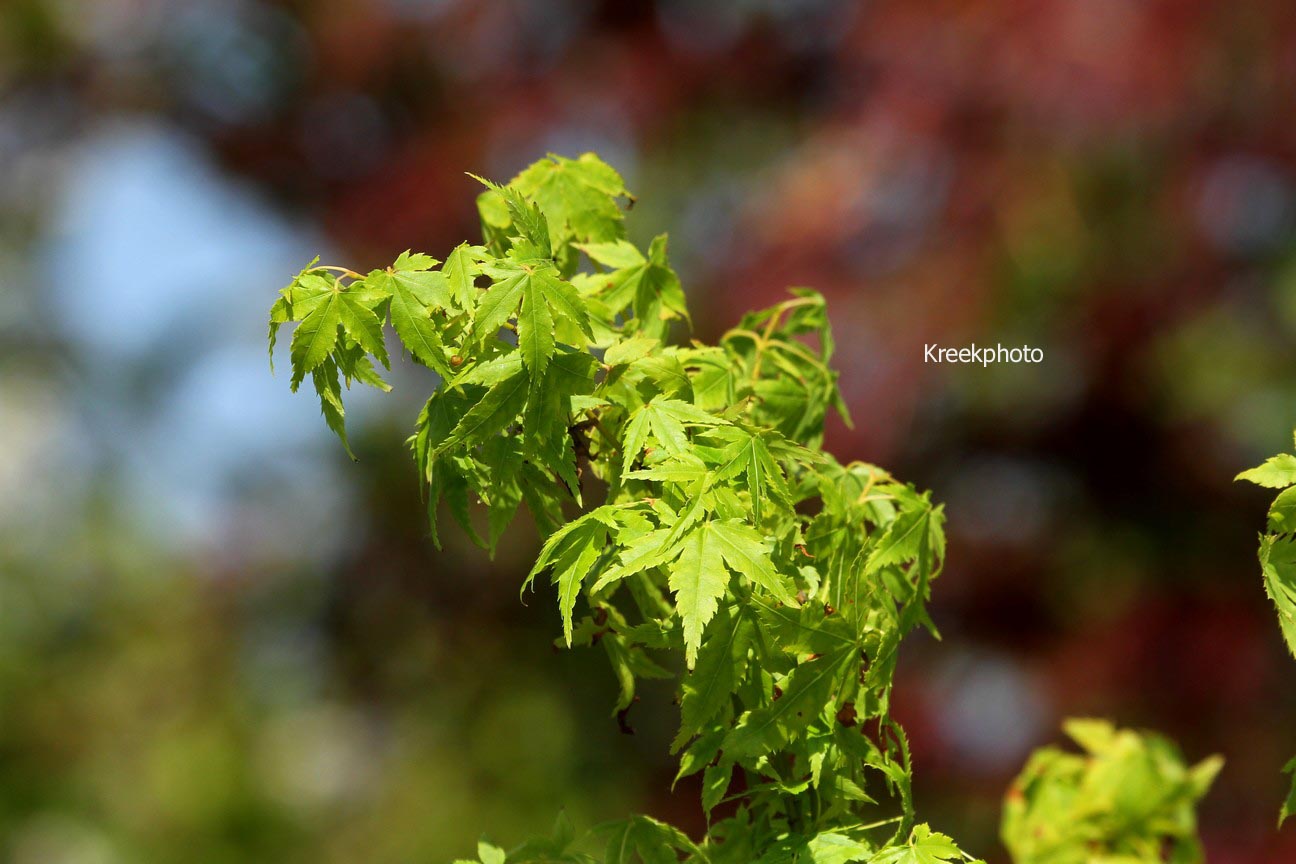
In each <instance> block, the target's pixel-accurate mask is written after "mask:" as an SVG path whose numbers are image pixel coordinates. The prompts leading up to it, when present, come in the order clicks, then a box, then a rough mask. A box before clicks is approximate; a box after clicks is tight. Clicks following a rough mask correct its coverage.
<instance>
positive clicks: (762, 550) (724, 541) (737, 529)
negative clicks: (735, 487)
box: [710, 519, 798, 606]
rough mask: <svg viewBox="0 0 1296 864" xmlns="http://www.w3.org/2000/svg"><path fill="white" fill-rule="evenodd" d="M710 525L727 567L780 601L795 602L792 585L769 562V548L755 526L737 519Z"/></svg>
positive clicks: (793, 604)
mask: <svg viewBox="0 0 1296 864" xmlns="http://www.w3.org/2000/svg"><path fill="white" fill-rule="evenodd" d="M710 527H711V532H712V534H713V535H714V538H715V543H716V545H717V546H718V547H719V550H720V555H721V557H723V558H724V562H725V564H727V565H729V567H730V569H732V570H733V571H734V572H735V573H737V574H738V575H740V576H742V577H743V578H745V579H747V580H748V581H750V582H752V583H754V584H756V585H759V586H760V587H761V588H764V589H765V590H766V591H767V592H769V593H770V594H771V595H773V596H774V598H775V599H777V600H779V601H780V602H782V603H785V604H787V605H788V606H796V605H798V604H797V601H796V597H795V596H794V592H793V590H792V586H791V585H789V584H788V580H787V579H785V578H784V577H782V576H780V575H779V574H778V571H776V570H775V569H774V566H773V565H772V564H771V563H770V557H769V549H768V548H767V547H766V546H765V542H764V541H763V540H762V539H761V536H760V535H759V534H757V533H756V531H755V529H753V528H752V527H751V526H750V525H747V524H746V523H744V522H741V521H739V520H737V519H730V520H726V521H722V522H712V523H710Z"/></svg>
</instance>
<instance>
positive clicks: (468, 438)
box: [436, 374, 527, 452]
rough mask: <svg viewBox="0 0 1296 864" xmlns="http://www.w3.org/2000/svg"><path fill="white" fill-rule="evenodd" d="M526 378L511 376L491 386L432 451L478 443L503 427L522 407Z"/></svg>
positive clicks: (523, 376)
mask: <svg viewBox="0 0 1296 864" xmlns="http://www.w3.org/2000/svg"><path fill="white" fill-rule="evenodd" d="M526 391H527V377H526V376H525V375H520V374H519V375H514V376H513V377H511V378H506V379H504V380H503V381H500V382H499V383H498V384H496V385H494V386H493V387H491V388H490V389H489V390H487V391H486V394H485V395H484V396H482V398H481V401H479V402H478V403H477V404H476V405H474V406H473V407H472V409H471V410H469V411H468V413H467V414H465V415H464V416H463V419H461V420H460V421H459V423H458V424H457V425H456V426H455V428H454V429H453V430H452V431H451V433H450V435H449V436H448V437H447V438H446V439H445V441H443V442H442V443H441V444H440V446H438V447H437V448H436V452H440V451H443V450H446V449H448V448H450V447H453V446H456V445H458V444H465V443H466V444H474V443H480V442H481V441H482V440H484V439H485V438H486V437H488V436H490V435H494V434H495V433H496V432H499V431H500V430H502V429H503V428H504V427H505V426H507V425H508V424H509V423H510V422H511V421H512V420H513V419H514V418H515V417H517V416H518V413H519V412H520V411H521V410H522V407H523V405H524V404H525V401H526V400H525V398H524V397H525V395H526Z"/></svg>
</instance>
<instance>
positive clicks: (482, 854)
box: [477, 840, 505, 864]
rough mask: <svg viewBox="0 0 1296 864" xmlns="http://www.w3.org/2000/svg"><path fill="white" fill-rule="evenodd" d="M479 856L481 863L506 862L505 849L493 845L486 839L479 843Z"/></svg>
mask: <svg viewBox="0 0 1296 864" xmlns="http://www.w3.org/2000/svg"><path fill="white" fill-rule="evenodd" d="M477 858H478V860H480V861H481V864H504V858H505V855H504V850H503V849H501V848H499V847H498V846H493V845H491V844H490V843H487V842H486V841H485V840H481V841H479V842H478V843H477Z"/></svg>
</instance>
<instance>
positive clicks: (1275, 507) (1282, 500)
mask: <svg viewBox="0 0 1296 864" xmlns="http://www.w3.org/2000/svg"><path fill="white" fill-rule="evenodd" d="M1269 530H1270V531H1272V532H1273V533H1275V534H1292V533H1296V487H1294V488H1291V489H1284V490H1283V491H1281V492H1279V493H1278V497H1277V498H1275V499H1274V501H1273V504H1272V505H1270V507H1269Z"/></svg>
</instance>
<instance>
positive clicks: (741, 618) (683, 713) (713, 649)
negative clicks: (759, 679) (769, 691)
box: [677, 608, 755, 740]
mask: <svg viewBox="0 0 1296 864" xmlns="http://www.w3.org/2000/svg"><path fill="white" fill-rule="evenodd" d="M754 630H755V628H754V626H753V624H752V621H751V619H750V618H748V617H747V616H745V615H743V614H742V613H741V612H739V611H738V610H737V609H734V610H730V609H727V608H726V609H721V610H720V612H719V614H718V615H717V616H716V620H715V623H714V624H712V625H711V628H710V636H709V637H708V638H707V640H706V641H705V642H703V643H702V646H701V648H700V650H699V651H698V658H697V667H696V668H695V669H694V670H693V673H692V674H691V675H686V676H685V677H684V690H683V695H682V697H681V701H680V720H681V724H680V735H681V737H688V736H692V735H695V734H697V733H698V732H701V731H702V727H703V724H705V723H707V722H709V721H710V720H711V719H712V718H713V717H715V716H716V715H717V714H719V713H720V711H721V709H722V708H723V707H724V706H725V705H726V704H727V703H728V701H729V699H730V695H731V694H732V693H733V692H734V690H735V689H737V686H738V682H739V681H740V680H741V678H742V676H743V675H744V673H745V672H746V668H747V651H748V648H749V646H750V644H751V640H752V636H753V635H754ZM677 740H679V739H677Z"/></svg>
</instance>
